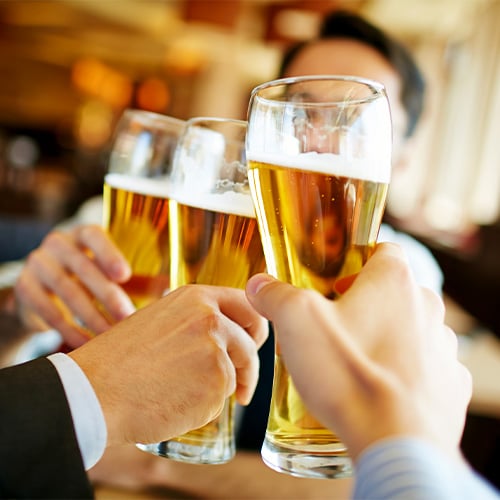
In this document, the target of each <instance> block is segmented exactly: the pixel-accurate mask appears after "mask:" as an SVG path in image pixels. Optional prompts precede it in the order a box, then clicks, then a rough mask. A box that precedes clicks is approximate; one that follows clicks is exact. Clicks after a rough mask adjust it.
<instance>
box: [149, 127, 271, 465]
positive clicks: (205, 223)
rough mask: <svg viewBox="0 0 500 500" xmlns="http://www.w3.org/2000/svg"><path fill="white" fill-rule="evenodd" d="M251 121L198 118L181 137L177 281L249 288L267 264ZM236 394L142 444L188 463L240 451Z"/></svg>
mask: <svg viewBox="0 0 500 500" xmlns="http://www.w3.org/2000/svg"><path fill="white" fill-rule="evenodd" d="M245 134H246V122H244V121H239V120H230V119H223V118H193V119H191V120H188V121H187V126H186V130H185V132H184V134H183V136H182V138H181V139H180V141H179V145H178V147H177V151H176V154H175V159H174V164H173V170H172V176H171V186H172V190H171V200H170V258H171V271H170V278H171V282H170V284H171V288H172V289H174V288H177V287H179V286H182V285H186V284H189V283H199V284H205V285H222V286H229V287H234V288H244V287H245V285H246V283H247V281H248V279H249V278H250V276H252V275H253V274H255V273H258V272H262V271H263V270H264V269H265V260H264V254H263V251H262V243H261V240H260V235H259V230H258V226H257V221H256V219H255V211H254V208H253V203H252V197H251V195H250V189H249V186H248V177H247V165H246V161H245ZM233 411H234V397H230V398H228V400H227V401H226V403H225V405H224V408H223V410H222V413H221V414H220V415H219V417H217V418H216V419H215V420H213V421H212V422H210V423H208V424H207V425H205V426H203V427H201V428H200V429H196V430H194V431H191V432H188V433H187V434H184V435H182V436H179V437H177V438H174V439H170V440H169V441H164V442H162V443H156V444H145V445H139V447H140V448H141V449H143V450H146V451H150V452H152V453H155V454H157V455H161V456H164V457H167V458H171V459H174V460H178V461H183V462H189V463H203V464H218V463H224V462H227V461H229V460H230V459H231V458H233V456H234V454H235V439H234V428H233V427H234V424H233V421H234V419H233Z"/></svg>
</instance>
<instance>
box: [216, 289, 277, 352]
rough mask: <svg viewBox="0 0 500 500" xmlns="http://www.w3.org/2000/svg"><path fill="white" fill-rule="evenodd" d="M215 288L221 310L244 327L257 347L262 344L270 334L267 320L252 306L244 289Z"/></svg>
mask: <svg viewBox="0 0 500 500" xmlns="http://www.w3.org/2000/svg"><path fill="white" fill-rule="evenodd" d="M211 288H213V290H211V291H212V293H213V295H212V296H213V298H214V300H216V301H217V303H218V307H219V310H220V311H221V312H222V313H223V314H224V315H225V316H227V317H228V318H230V319H231V320H232V321H234V322H235V323H237V324H238V325H240V326H241V328H243V329H244V330H245V331H246V332H247V334H248V335H250V337H251V338H252V339H253V341H254V342H255V344H256V345H257V347H260V346H262V344H263V343H264V342H265V341H266V339H267V336H268V334H269V325H268V323H267V321H266V320H265V319H264V318H263V317H262V316H261V315H260V314H258V313H257V312H256V311H255V309H254V308H253V307H252V306H251V304H250V303H249V302H248V300H247V299H246V296H245V292H244V291H243V290H239V289H236V288H229V287H211Z"/></svg>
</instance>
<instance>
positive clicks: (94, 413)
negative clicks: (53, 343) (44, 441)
mask: <svg viewBox="0 0 500 500" xmlns="http://www.w3.org/2000/svg"><path fill="white" fill-rule="evenodd" d="M47 358H48V359H49V360H50V361H51V362H52V364H53V365H54V366H55V367H56V370H57V372H58V374H59V377H60V378H61V381H62V384H63V387H64V391H65V392H66V398H67V399H68V403H69V408H70V410H71V415H72V417H73V426H74V428H75V433H76V438H77V440H78V445H79V447H80V452H81V454H82V459H83V464H84V466H85V470H88V469H90V468H91V467H93V466H94V465H95V464H96V463H97V462H98V461H99V460H100V458H101V457H102V455H103V453H104V450H105V448H106V442H107V428H106V420H105V419H104V414H103V412H102V408H101V405H100V404H99V400H98V399H97V396H96V394H95V392H94V389H93V388H92V385H91V384H90V382H89V380H88V379H87V376H86V375H85V373H84V372H83V370H82V369H81V368H80V367H79V366H78V364H77V363H76V362H75V361H74V360H73V359H72V358H70V357H69V356H67V355H66V354H63V353H60V352H58V353H55V354H51V355H50V356H47Z"/></svg>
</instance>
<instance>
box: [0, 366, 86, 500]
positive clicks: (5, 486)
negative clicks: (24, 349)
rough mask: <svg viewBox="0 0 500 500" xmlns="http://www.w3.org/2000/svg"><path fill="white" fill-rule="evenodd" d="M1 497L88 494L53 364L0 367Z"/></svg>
mask: <svg viewBox="0 0 500 500" xmlns="http://www.w3.org/2000/svg"><path fill="white" fill-rule="evenodd" d="M0 497H1V498H5V497H7V498H91V497H93V492H92V488H91V486H90V483H89V480H88V478H87V474H86V472H85V468H84V465H83V461H82V457H81V454H80V449H79V447H78V442H77V439H76V435H75V431H74V428H73V421H72V417H71V412H70V409H69V406H68V402H67V400H66V396H65V393H64V389H63V386H62V383H61V381H60V379H59V376H58V374H57V371H56V369H55V367H54V365H53V364H52V363H51V362H50V361H49V360H47V359H45V358H41V359H37V360H34V361H30V362H28V363H23V364H21V365H17V366H13V367H10V368H4V369H2V370H0Z"/></svg>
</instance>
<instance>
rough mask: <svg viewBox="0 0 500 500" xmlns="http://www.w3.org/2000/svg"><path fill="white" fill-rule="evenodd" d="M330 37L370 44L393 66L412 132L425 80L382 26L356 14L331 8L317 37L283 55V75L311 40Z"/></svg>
mask: <svg viewBox="0 0 500 500" xmlns="http://www.w3.org/2000/svg"><path fill="white" fill-rule="evenodd" d="M331 38H351V39H354V40H357V41H359V42H362V43H364V44H366V45H369V46H370V47H373V48H374V49H375V50H377V51H378V52H379V53H380V54H382V55H383V56H384V57H385V59H387V61H388V62H389V63H390V64H391V65H392V67H393V68H394V69H395V70H396V71H397V73H398V74H399V76H400V77H401V83H402V86H401V96H400V98H401V102H402V104H403V107H404V109H405V111H406V114H407V116H408V126H407V129H406V134H405V135H406V137H409V136H411V135H412V134H413V132H414V131H415V128H416V125H417V122H418V120H419V118H420V116H421V114H422V110H423V106H424V93H425V81H424V77H423V75H422V73H421V71H420V69H419V68H418V66H417V64H416V62H415V60H414V58H413V57H412V55H411V53H410V52H409V50H408V49H407V48H406V47H405V46H404V45H403V44H401V43H400V42H398V41H397V40H395V39H393V38H391V37H390V36H389V35H388V34H386V33H384V32H383V31H382V30H381V29H379V28H377V27H376V26H374V25H373V24H371V23H369V22H368V21H366V20H365V19H363V18H362V17H360V16H359V15H357V14H353V13H351V12H345V11H334V12H332V13H331V14H329V15H327V16H326V17H325V18H324V20H323V22H322V24H321V28H320V30H319V34H318V37H317V38H316V39H313V40H310V41H307V42H300V43H298V44H296V45H293V46H292V47H290V48H289V49H288V50H287V51H286V52H285V54H284V56H283V59H282V61H281V66H280V69H279V75H280V76H283V75H284V74H285V72H286V69H287V67H288V66H289V64H290V63H291V62H292V61H293V59H294V58H295V57H296V56H297V54H298V53H299V52H300V51H301V50H302V49H303V48H304V47H306V46H307V45H309V44H310V43H314V42H315V41H317V40H325V39H326V40H328V39H331Z"/></svg>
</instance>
